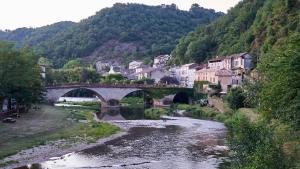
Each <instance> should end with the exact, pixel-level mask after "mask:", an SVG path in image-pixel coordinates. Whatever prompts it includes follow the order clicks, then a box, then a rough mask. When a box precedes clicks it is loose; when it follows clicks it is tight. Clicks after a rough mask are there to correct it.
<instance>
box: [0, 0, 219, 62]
mask: <svg viewBox="0 0 300 169" xmlns="http://www.w3.org/2000/svg"><path fill="white" fill-rule="evenodd" d="M221 15H223V14H222V13H216V12H215V11H214V10H211V9H204V8H202V7H200V6H199V5H197V4H194V5H193V6H192V7H191V9H190V10H189V11H182V10H179V9H178V8H177V6H176V5H175V4H173V5H160V6H146V5H141V4H120V3H118V4H115V5H114V6H113V7H112V8H105V9H102V10H101V11H99V12H97V13H96V15H94V16H91V17H89V18H87V19H85V20H82V21H81V22H79V23H78V24H76V25H75V26H73V27H72V28H70V29H68V30H67V31H61V32H59V33H57V34H52V35H51V36H52V37H51V38H45V39H44V40H42V41H38V40H35V39H36V38H35V37H34V36H37V35H39V34H40V33H39V32H37V33H36V34H32V33H31V30H27V29H26V30H24V31H23V32H21V33H22V34H20V35H19V34H17V33H18V31H16V34H12V35H11V36H16V37H14V38H10V39H11V40H15V41H18V42H19V43H20V44H29V45H33V46H34V48H35V49H36V51H38V52H39V53H41V54H43V55H44V56H45V57H48V58H50V59H52V60H53V61H54V64H55V66H57V67H60V66H62V65H63V64H64V63H65V62H66V61H68V60H70V59H74V58H83V57H87V60H88V61H92V60H95V59H96V58H97V59H98V58H100V59H115V60H119V61H123V62H126V60H130V59H133V58H139V59H144V58H147V57H153V56H155V55H157V54H161V53H164V54H165V53H170V52H171V51H172V50H173V49H174V47H175V46H176V44H177V43H178V39H179V38H181V37H182V36H183V35H186V33H188V32H190V31H192V30H194V29H195V28H196V27H197V26H198V25H206V24H208V23H210V22H212V21H214V20H215V19H217V18H218V17H219V16H221ZM25 31H28V33H26V32H25ZM24 35H26V36H25V37H26V38H22V37H23V36H24ZM0 37H1V34H0ZM42 37H43V36H42ZM28 39H29V40H28ZM30 39H31V40H30ZM32 39H33V40H32ZM37 39H39V38H37ZM36 42H37V43H36Z"/></svg>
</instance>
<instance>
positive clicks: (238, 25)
mask: <svg viewBox="0 0 300 169" xmlns="http://www.w3.org/2000/svg"><path fill="white" fill-rule="evenodd" d="M299 10H300V2H299V0H243V1H241V2H240V3H239V4H238V5H236V6H235V7H234V8H232V9H231V10H229V12H228V14H227V15H225V16H223V17H221V18H220V19H218V20H217V21H216V22H214V23H212V24H210V25H208V26H204V27H200V28H198V29H196V30H195V31H193V32H191V33H189V34H188V35H187V36H185V37H183V38H181V39H180V41H179V44H178V45H177V46H176V49H175V50H174V51H173V52H172V53H173V54H172V55H173V56H174V59H173V62H174V63H176V64H183V63H187V62H194V61H196V62H199V63H200V62H203V61H205V60H206V59H207V58H209V57H211V56H214V55H228V54H233V53H239V52H245V51H246V52H251V53H252V54H253V55H254V56H260V55H261V54H264V53H267V52H269V50H270V49H272V47H273V46H281V45H282V44H284V43H285V42H286V40H287V39H288V36H289V35H290V34H292V33H293V32H299V27H300V26H299V25H300V22H299V20H300V19H299V17H300V11H299Z"/></svg>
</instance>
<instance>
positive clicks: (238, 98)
mask: <svg viewBox="0 0 300 169" xmlns="http://www.w3.org/2000/svg"><path fill="white" fill-rule="evenodd" d="M226 100H227V101H228V103H229V107H230V108H232V109H234V110H237V109H239V108H242V107H244V102H245V96H244V92H243V89H241V88H232V89H231V90H230V92H229V93H228V95H227V97H226Z"/></svg>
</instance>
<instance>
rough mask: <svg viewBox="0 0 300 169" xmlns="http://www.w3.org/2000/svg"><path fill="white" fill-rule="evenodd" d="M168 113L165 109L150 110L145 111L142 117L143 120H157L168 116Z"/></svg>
mask: <svg viewBox="0 0 300 169" xmlns="http://www.w3.org/2000/svg"><path fill="white" fill-rule="evenodd" d="M169 113H170V112H169V111H168V110H167V109H163V108H151V109H146V110H145V113H144V117H145V119H151V120H159V119H160V117H161V116H163V115H170V114H169Z"/></svg>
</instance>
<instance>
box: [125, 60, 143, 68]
mask: <svg viewBox="0 0 300 169" xmlns="http://www.w3.org/2000/svg"><path fill="white" fill-rule="evenodd" d="M142 65H143V62H142V61H136V60H135V61H132V62H130V63H129V65H128V69H129V70H134V69H137V68H139V67H141V66H142Z"/></svg>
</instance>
